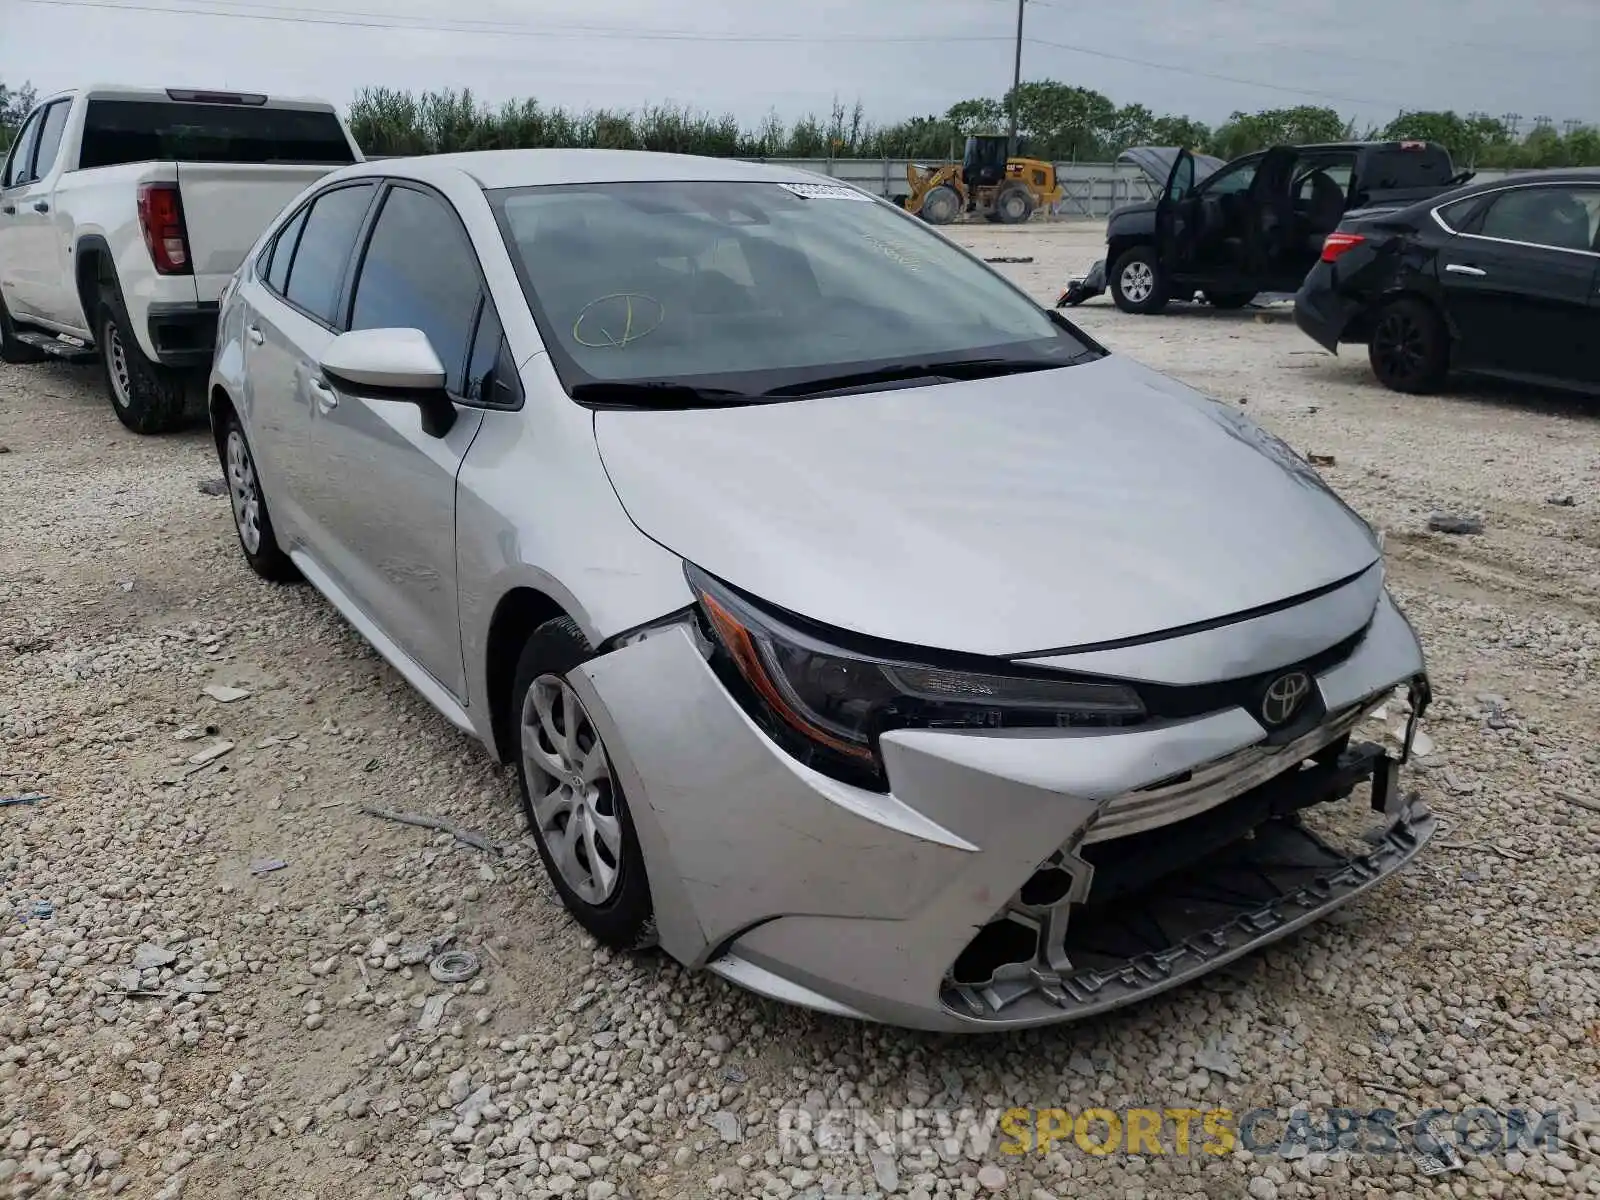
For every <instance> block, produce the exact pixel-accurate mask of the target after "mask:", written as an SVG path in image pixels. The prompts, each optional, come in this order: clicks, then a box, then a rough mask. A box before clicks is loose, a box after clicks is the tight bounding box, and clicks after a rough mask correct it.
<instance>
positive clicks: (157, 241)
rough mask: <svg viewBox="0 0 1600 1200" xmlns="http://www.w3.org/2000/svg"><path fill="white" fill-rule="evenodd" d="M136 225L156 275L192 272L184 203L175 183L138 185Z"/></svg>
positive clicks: (188, 273) (189, 273) (187, 273)
mask: <svg viewBox="0 0 1600 1200" xmlns="http://www.w3.org/2000/svg"><path fill="white" fill-rule="evenodd" d="M139 228H140V229H141V230H142V231H143V232H144V244H145V245H146V246H147V247H148V248H149V250H150V261H152V262H153V263H155V265H156V273H157V274H158V275H192V274H194V266H193V264H191V263H190V262H189V238H188V235H187V234H185V233H184V230H183V202H182V201H181V200H179V199H178V185H177V184H175V183H141V184H140V185H139Z"/></svg>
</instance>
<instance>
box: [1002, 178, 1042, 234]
mask: <svg viewBox="0 0 1600 1200" xmlns="http://www.w3.org/2000/svg"><path fill="white" fill-rule="evenodd" d="M1034 207H1035V205H1034V202H1033V193H1032V192H1030V191H1029V190H1028V189H1027V188H1025V187H1021V186H1020V185H1018V186H1012V187H1008V188H1001V189H1000V194H999V195H998V196H996V197H995V198H994V217H995V220H997V221H999V222H1000V224H1002V225H1025V224H1027V222H1028V218H1030V217H1032V216H1033V210H1034Z"/></svg>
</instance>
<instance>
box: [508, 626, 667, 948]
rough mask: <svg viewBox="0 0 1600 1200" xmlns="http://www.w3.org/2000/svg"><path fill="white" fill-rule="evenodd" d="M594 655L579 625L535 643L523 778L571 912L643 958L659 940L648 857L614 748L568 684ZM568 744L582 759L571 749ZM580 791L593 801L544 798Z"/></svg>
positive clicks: (521, 754) (523, 691)
mask: <svg viewBox="0 0 1600 1200" xmlns="http://www.w3.org/2000/svg"><path fill="white" fill-rule="evenodd" d="M593 655H594V651H593V650H592V649H591V648H590V646H589V643H588V641H587V640H586V639H585V638H584V636H583V631H582V630H580V629H579V628H578V626H577V624H576V623H575V622H574V621H573V620H572V618H571V617H556V618H555V619H553V620H550V621H546V622H545V623H544V624H543V625H540V626H539V627H538V628H537V629H535V630H534V631H533V633H532V634H531V635H530V636H529V638H528V641H527V644H526V645H524V646H523V648H522V655H521V657H520V658H519V659H518V660H517V673H516V676H515V679H514V682H513V683H512V691H511V704H512V707H511V711H512V712H513V713H515V714H516V731H517V755H516V762H517V780H518V782H519V784H520V785H521V790H522V811H523V815H524V816H525V817H526V818H527V821H528V828H529V829H530V830H531V831H532V832H533V838H534V842H535V843H536V844H537V845H538V847H539V858H540V859H541V860H542V861H543V862H544V869H545V871H546V873H547V874H548V875H549V877H550V882H551V883H552V884H553V885H554V886H555V889H556V892H557V894H558V895H560V897H561V901H562V903H563V904H565V905H566V907H567V911H568V912H570V913H571V914H572V915H573V917H574V918H575V919H576V920H577V922H578V924H580V925H582V926H583V927H584V928H585V929H586V930H588V931H589V932H590V933H591V934H593V935H594V936H595V938H597V939H598V940H599V941H600V942H602V943H603V944H605V945H607V946H610V947H613V948H615V949H622V950H638V949H643V948H645V947H648V946H651V945H654V944H655V940H656V935H655V914H654V910H653V908H652V907H651V902H650V881H649V878H648V877H647V876H646V874H645V865H644V852H643V851H642V850H641V849H640V847H639V837H638V834H637V833H636V832H635V831H634V827H633V818H632V816H631V815H630V814H629V812H628V804H627V800H626V799H625V798H624V796H623V794H622V786H621V784H620V783H619V782H618V781H617V779H616V777H615V774H614V773H613V771H612V769H611V766H610V761H609V758H608V757H607V755H606V751H605V745H604V743H603V742H602V741H601V740H600V735H599V733H598V731H597V730H596V729H595V728H594V725H593V724H592V722H591V721H590V718H589V715H588V712H587V710H586V709H585V708H584V706H583V701H582V700H580V699H579V698H578V695H577V693H576V692H575V691H574V690H573V689H572V687H571V685H570V684H568V683H567V681H566V677H567V674H568V673H569V672H571V671H572V670H573V669H574V668H576V667H578V666H581V665H582V664H583V663H584V662H586V661H588V660H589V659H590V658H591V657H593ZM568 731H570V732H571V733H572V735H573V737H572V739H571V742H570V743H569V742H568V741H567V740H566V734H567V732H568ZM586 734H587V737H586V736H585V735H586ZM586 742H587V745H585V743H586ZM567 745H571V746H573V747H575V751H568V750H566V749H564V747H565V746H567ZM596 751H598V755H599V757H598V759H596V758H595V757H594V755H595V752H596ZM558 771H560V772H561V774H559V775H558V774H557V772H558ZM578 783H583V784H584V792H585V794H586V799H582V800H579V801H577V802H576V803H573V802H572V801H571V800H570V799H569V800H568V801H567V803H565V804H562V803H560V802H559V801H558V802H557V803H554V804H551V803H536V801H535V799H534V798H535V796H537V797H539V800H540V801H541V802H542V801H548V800H549V799H550V798H551V797H560V796H561V794H562V793H565V794H566V795H567V797H571V796H572V795H573V790H574V785H575V784H578ZM574 822H579V823H580V825H579V830H578V831H574V840H573V842H572V843H566V842H565V840H564V838H565V834H566V832H567V831H568V830H572V828H573V823H574ZM608 829H609V830H610V834H609V836H608V834H607V832H606V830H608ZM569 847H570V848H569ZM591 857H592V859H593V861H592V862H591ZM597 866H598V869H596V867H597Z"/></svg>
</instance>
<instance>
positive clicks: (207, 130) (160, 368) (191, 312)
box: [0, 88, 361, 433]
mask: <svg viewBox="0 0 1600 1200" xmlns="http://www.w3.org/2000/svg"><path fill="white" fill-rule="evenodd" d="M360 160H361V154H360V151H359V149H357V147H356V146H355V143H354V142H353V140H352V139H351V138H350V135H349V131H348V130H347V129H346V128H345V126H344V124H343V122H341V121H340V120H339V117H338V115H337V114H336V113H335V112H334V110H333V108H332V106H331V105H328V104H324V103H320V102H317V101H301V100H270V99H268V98H267V97H265V96H248V95H241V94H237V93H226V94H224V93H204V92H184V91H177V90H172V91H166V92H150V91H132V90H129V89H125V88H91V89H87V90H83V91H79V92H71V93H66V94H63V95H60V96H52V97H50V98H49V99H47V100H45V101H44V102H42V103H41V104H40V105H39V106H38V107H37V108H36V109H35V110H34V112H33V113H32V114H31V115H30V116H29V118H28V120H27V121H26V122H25V123H24V125H23V127H22V130H21V133H20V134H19V136H18V138H17V140H16V142H15V143H14V144H13V146H12V150H11V153H10V156H9V157H8V159H7V161H6V164H5V168H4V173H3V175H0V357H4V358H6V359H8V360H10V361H20V360H26V359H28V358H33V357H37V356H38V355H39V354H40V353H41V352H43V353H55V354H59V355H65V356H72V355H86V354H90V353H93V354H96V355H98V356H99V357H100V358H101V359H102V360H103V361H104V363H105V365H106V377H107V385H108V391H109V393H110V396H111V400H112V402H113V406H114V408H115V409H116V411H117V415H118V416H119V417H120V418H121V419H122V420H123V423H124V424H126V425H128V426H129V427H130V428H133V429H135V430H137V431H138V432H142V433H149V432H156V431H158V430H161V429H165V428H170V427H171V426H172V425H174V424H176V423H177V422H178V421H179V420H181V419H182V417H183V415H184V411H185V407H186V403H185V402H186V396H185V391H186V388H187V387H188V385H189V384H191V383H192V382H193V380H194V378H196V377H197V376H203V374H204V370H205V368H206V367H208V366H209V364H210V361H211V353H212V349H213V346H214V342H215V337H216V309H217V299H218V297H219V296H220V295H221V294H222V291H223V289H224V288H225V287H226V286H227V283H228V280H229V279H230V278H231V277H232V275H233V273H234V271H235V270H236V269H237V268H238V266H239V264H240V262H242V261H243V258H244V255H245V254H246V253H247V252H248V251H249V249H250V247H251V246H252V245H253V244H254V243H255V240H256V238H257V236H258V235H259V234H260V232H261V230H262V229H264V228H265V227H266V226H267V224H268V223H269V222H270V221H271V220H272V218H273V217H274V216H275V215H276V214H277V213H278V212H280V211H281V210H282V209H283V207H284V206H285V205H286V204H288V203H289V202H290V201H292V200H293V199H294V198H295V197H296V196H298V195H299V194H300V193H301V192H303V191H305V190H306V189H307V188H308V187H309V186H310V185H312V184H313V183H315V182H316V181H317V180H318V179H320V178H321V177H322V176H323V175H325V174H327V173H328V172H329V171H331V170H334V169H336V168H337V167H339V166H342V165H345V164H347V163H351V162H358V161H360Z"/></svg>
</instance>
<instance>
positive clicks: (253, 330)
mask: <svg viewBox="0 0 1600 1200" xmlns="http://www.w3.org/2000/svg"><path fill="white" fill-rule="evenodd" d="M244 334H245V336H246V337H247V338H249V339H250V340H251V341H252V342H254V343H255V344H256V345H258V346H259V345H261V343H262V342H264V341H266V340H267V339H266V338H264V337H263V336H262V335H261V329H260V327H259V326H256V325H247V326H245V331H244Z"/></svg>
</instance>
